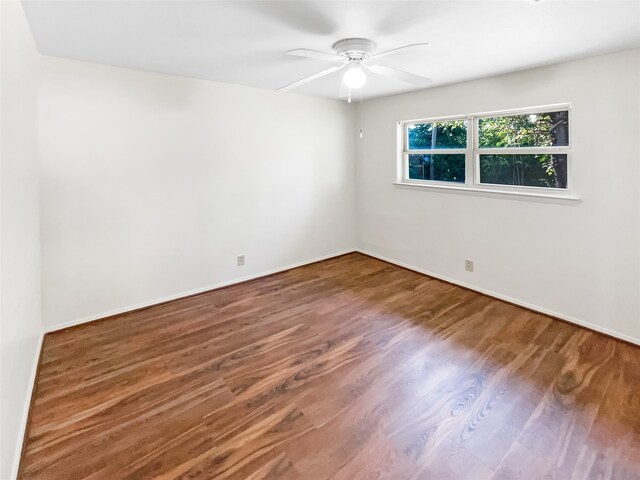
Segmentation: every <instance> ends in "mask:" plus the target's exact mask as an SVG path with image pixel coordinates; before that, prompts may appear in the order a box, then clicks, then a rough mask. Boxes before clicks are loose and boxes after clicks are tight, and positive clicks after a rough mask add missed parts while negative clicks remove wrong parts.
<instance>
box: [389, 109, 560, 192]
mask: <svg viewBox="0 0 640 480" xmlns="http://www.w3.org/2000/svg"><path fill="white" fill-rule="evenodd" d="M554 107H556V108H554ZM554 107H540V108H535V109H534V108H532V109H526V110H519V111H509V112H501V113H494V114H475V115H468V116H465V117H449V118H446V119H433V120H422V121H410V122H404V123H401V124H400V126H401V128H402V136H403V141H402V145H403V147H402V148H403V152H402V162H403V168H402V172H403V173H402V177H401V181H403V182H408V183H424V184H430V183H433V184H437V185H443V182H445V183H444V185H445V186H446V185H447V183H450V184H451V186H453V185H455V184H457V185H459V186H461V187H462V188H472V189H483V188H491V189H498V190H505V191H507V192H508V191H522V190H523V189H524V190H529V191H533V192H536V191H538V192H544V191H549V190H552V191H553V190H555V191H562V192H566V191H567V189H568V177H569V176H570V172H569V170H570V168H569V167H570V144H569V120H570V119H569V117H570V114H569V107H568V106H566V105H562V106H554ZM434 133H435V135H434ZM434 137H435V138H434ZM463 159H464V162H463ZM463 163H464V165H463Z"/></svg>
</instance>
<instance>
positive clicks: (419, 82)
mask: <svg viewBox="0 0 640 480" xmlns="http://www.w3.org/2000/svg"><path fill="white" fill-rule="evenodd" d="M364 67H365V68H368V69H369V70H371V72H373V73H376V74H378V75H382V76H384V77H389V78H395V79H396V80H400V81H401V82H405V83H410V84H412V85H415V86H417V87H426V86H428V85H430V84H431V83H432V82H433V80H431V79H430V78H427V77H422V76H420V75H415V74H413V73H409V72H403V71H402V70H397V69H395V68H391V67H383V66H382V65H364Z"/></svg>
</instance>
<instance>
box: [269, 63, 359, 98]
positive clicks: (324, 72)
mask: <svg viewBox="0 0 640 480" xmlns="http://www.w3.org/2000/svg"><path fill="white" fill-rule="evenodd" d="M345 65H346V63H345V64H344V65H339V66H337V67H330V68H327V69H326V70H322V71H321V72H318V73H314V74H313V75H309V76H308V77H304V78H301V79H300V80H297V81H295V82H293V83H290V84H289V85H285V86H284V87H280V88H278V91H281V92H288V91H289V90H292V89H294V88H297V87H299V86H301V85H304V84H305V83H309V82H312V81H313V80H316V79H318V78H321V77H324V76H325V75H329V74H330V73H333V72H337V71H338V70H340V69H342V68H344V66H345Z"/></svg>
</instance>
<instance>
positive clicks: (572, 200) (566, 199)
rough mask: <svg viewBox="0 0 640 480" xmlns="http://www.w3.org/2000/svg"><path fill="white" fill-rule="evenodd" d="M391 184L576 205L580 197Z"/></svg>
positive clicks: (404, 183)
mask: <svg viewBox="0 0 640 480" xmlns="http://www.w3.org/2000/svg"><path fill="white" fill-rule="evenodd" d="M393 185H395V186H396V187H401V188H408V189H411V190H415V189H418V190H419V189H426V190H433V191H440V192H443V193H455V194H462V195H475V196H480V197H493V198H510V199H513V200H530V201H539V202H546V203H561V204H566V205H577V204H579V203H580V201H581V200H580V198H579V197H576V196H573V195H569V194H562V193H538V192H531V191H522V192H516V191H513V190H509V191H507V190H499V189H492V188H478V187H466V186H465V187H462V186H455V185H434V184H427V183H418V182H393Z"/></svg>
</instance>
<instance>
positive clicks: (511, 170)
mask: <svg viewBox="0 0 640 480" xmlns="http://www.w3.org/2000/svg"><path fill="white" fill-rule="evenodd" d="M480 183H493V184H499V185H522V186H526V187H547V188H567V155H566V154H563V155H480Z"/></svg>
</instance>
